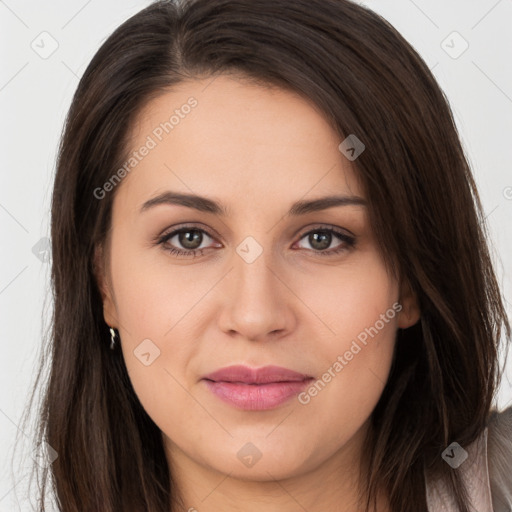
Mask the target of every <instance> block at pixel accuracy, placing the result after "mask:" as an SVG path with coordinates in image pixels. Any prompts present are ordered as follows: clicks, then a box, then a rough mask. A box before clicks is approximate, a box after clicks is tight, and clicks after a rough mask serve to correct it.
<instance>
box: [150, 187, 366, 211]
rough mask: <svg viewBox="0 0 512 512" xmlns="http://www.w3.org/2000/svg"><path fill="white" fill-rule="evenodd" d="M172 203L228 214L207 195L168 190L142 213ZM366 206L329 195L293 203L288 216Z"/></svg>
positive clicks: (354, 199)
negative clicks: (335, 208)
mask: <svg viewBox="0 0 512 512" xmlns="http://www.w3.org/2000/svg"><path fill="white" fill-rule="evenodd" d="M162 204H170V205H179V206H186V207H188V208H194V209H195V210H198V211H200V212H206V213H212V214H214V215H219V216H222V217H226V216H227V215H228V213H229V212H228V209H227V208H226V206H224V205H223V204H221V203H218V202H216V201H214V200H212V199H208V198H207V197H203V196H198V195H195V194H182V193H180V192H171V191H167V192H164V193H162V194H159V195H158V196H156V197H153V198H152V199H149V200H148V201H146V202H145V203H144V204H143V205H142V207H141V210H140V211H141V213H142V212H144V211H146V210H149V209H150V208H153V207H155V206H158V205H162ZM353 205H355V206H366V205H367V202H366V201H365V200H364V199H363V198H362V197H359V196H343V195H341V196H340V195H338V196H327V197H321V198H319V199H312V200H300V201H296V202H295V203H293V205H292V206H291V208H290V210H289V211H288V213H287V214H286V216H288V217H289V216H293V217H295V216H298V215H305V214H307V213H311V212H317V211H321V210H326V209H327V208H333V207H335V206H353Z"/></svg>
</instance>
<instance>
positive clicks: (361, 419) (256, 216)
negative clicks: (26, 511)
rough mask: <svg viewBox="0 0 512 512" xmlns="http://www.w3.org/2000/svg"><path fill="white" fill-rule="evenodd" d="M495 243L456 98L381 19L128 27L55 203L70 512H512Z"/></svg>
mask: <svg viewBox="0 0 512 512" xmlns="http://www.w3.org/2000/svg"><path fill="white" fill-rule="evenodd" d="M486 244H487V242H486V236H485V225H484V218H483V215H482V208H481V205H480V201H479V198H478V193H477V190H476V188H475V184H474V181H473V178H472V175H471V172H470V169H469V167H468V163H467V161H466V159H465V156H464V154H463V150H462V148H461V144H460V141H459V138H458V135H457V131H456V128H455V125H454V122H453V118H452V115H451V112H450V108H449V106H448V104H447V102H446V99H445V98H444V96H443V93H442V92H441V91H440V89H439V87H438V85H437V84H436V82H435V80H434V78H433V76H432V74H431V73H430V71H429V69H428V67H427V66H426V65H425V63H424V62H423V61H422V60H421V58H420V57H419V56H418V55H417V53H416V52H415V51H414V50H413V49H412V48H411V46H410V45H409V44H408V43H407V42H406V41H405V40H404V39H403V38H402V37H401V36H400V35H399V34H398V33H397V32H396V30H395V29H393V28H392V27H391V26H390V25H389V24H388V23H387V22H386V21H385V20H383V19H382V18H381V17H379V16H378V15H376V14H375V13H373V12H372V11H370V10H368V9H365V8H364V7H361V6H359V5H356V4H354V3H352V2H349V1H347V0H298V1H295V2H287V1H284V0H215V1H212V0H186V1H178V0H176V1H174V2H172V1H170V2H165V1H163V2H156V3H154V4H152V5H151V6H150V7H148V8H146V9H144V10H143V11H141V12H139V13H138V14H136V15H135V16H133V17H132V18H131V19H129V20H128V21H127V22H125V23H124V24H123V25H122V26H121V27H119V28H118V29H117V30H116V31H115V33H114V34H113V35H112V36H111V37H110V38H109V39H108V40H107V41H106V42H105V43H104V44H103V46H102V47H101V48H100V50H99V51H98V52H97V54H96V55H95V56H94V58H93V60H92V62H91V63H90V65H89V67H88V69H87V70H86V72H85V74H84V76H83V78H82V80H81V82H80V84H79V87H78V90H77V92H76V94H75V97H74V100H73V104H72V106H71V109H70V112H69V115H68V119H67V123H66V129H65V133H64V136H63V140H62V144H61V148H60V155H59V160H58V169H57V175H56V178H55V186H54V194H53V207H52V247H53V272H52V278H53V286H54V297H55V313H54V322H53V331H52V361H51V375H50V379H49V383H48V387H47V390H46V400H45V402H44V404H43V407H42V410H41V428H40V440H41V441H46V442H47V443H48V445H49V446H51V447H52V449H53V450H55V452H56V454H58V456H57V458H56V459H55V460H53V463H52V464H51V465H50V466H49V472H50V474H46V473H45V474H44V475H43V480H44V481H46V478H47V477H49V476H51V478H52V480H53V488H54V490H55V494H56V497H57V498H58V502H59V509H60V510H63V511H66V512H68V511H96V510H102V511H120V510H122V511H132V510H133V511H143V510H147V511H152V512H156V511H173V512H174V511H181V510H189V511H192V510H197V511H199V512H201V511H217V510H223V511H230V510H244V511H253V510H258V511H259V510H266V511H271V510H277V509H278V508H279V510H280V511H283V510H284V511H288V510H294V511H295V510H308V511H314V510H332V511H334V510H336V511H337V510H344V511H347V512H349V511H356V510H357V511H359V510H365V511H371V510H372V511H377V512H388V511H393V512H394V511H415V512H417V511H422V510H430V511H432V510H461V511H464V512H467V511H469V510H473V509H474V508H477V509H478V510H479V511H480V512H483V511H491V510H492V509H491V507H493V508H494V510H499V511H505V510H509V509H507V507H510V504H511V500H510V493H511V488H512V483H511V481H510V474H511V472H510V469H511V467H510V466H511V458H512V456H511V453H512V445H511V443H512V442H511V435H510V433H511V431H512V425H511V423H512V421H511V419H510V418H511V411H512V409H508V410H507V411H504V412H497V411H493V412H492V413H491V409H492V403H493V397H494V394H495V390H496V388H497V386H498V384H499V379H500V375H501V372H500V369H499V364H498V355H499V353H500V343H502V341H500V340H502V334H503V342H509V341H510V324H509V322H508V319H507V316H506V311H505V308H504V305H503V299H502V296H501V294H500V290H499V288H498V284H497V281H496V278H495V274H494V271H493V268H492V263H491V260H490V257H489V252H488V249H487V245H486ZM109 347H110V348H111V349H112V350H110V349H109ZM507 493H508V494H507ZM44 495H45V490H44V487H43V496H42V498H43V501H44ZM507 502H508V503H507Z"/></svg>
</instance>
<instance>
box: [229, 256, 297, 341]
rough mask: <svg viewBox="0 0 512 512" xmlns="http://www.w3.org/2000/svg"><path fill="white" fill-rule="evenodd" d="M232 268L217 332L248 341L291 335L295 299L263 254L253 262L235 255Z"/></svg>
mask: <svg viewBox="0 0 512 512" xmlns="http://www.w3.org/2000/svg"><path fill="white" fill-rule="evenodd" d="M233 265H234V268H233V269H232V271H231V272H229V274H228V275H227V276H226V282H225V283H224V286H225V287H226V288H225V297H227V298H226V299H225V300H224V302H223V303H222V311H221V314H220V315H219V327H220V329H221V330H222V331H223V332H225V333H227V334H229V335H230V336H232V337H237V336H238V337H239V338H242V339H247V340H249V341H264V340H267V339H268V340H270V339H276V338H278V337H282V336H285V335H286V333H289V332H291V331H292V330H293V329H294V327H295V323H296V319H297V316H296V314H295V311H294V302H297V298H296V297H295V296H294V294H293V291H292V290H291V289H290V283H288V282H287V278H286V276H284V275H283V273H282V271H281V272H279V270H278V269H277V268H276V265H275V264H272V262H271V261H270V258H269V257H267V254H266V251H263V253H262V254H261V255H260V256H259V257H258V258H257V259H256V260H255V261H253V262H252V263H248V262H247V261H245V260H244V259H243V258H242V257H240V256H239V255H238V254H237V253H235V254H234V255H233Z"/></svg>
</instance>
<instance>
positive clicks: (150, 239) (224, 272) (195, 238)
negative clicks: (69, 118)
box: [100, 76, 418, 481]
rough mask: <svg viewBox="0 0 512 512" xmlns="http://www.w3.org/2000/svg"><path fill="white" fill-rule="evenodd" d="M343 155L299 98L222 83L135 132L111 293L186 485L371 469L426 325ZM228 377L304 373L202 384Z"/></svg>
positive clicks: (169, 104) (110, 266) (136, 383)
mask: <svg viewBox="0 0 512 512" xmlns="http://www.w3.org/2000/svg"><path fill="white" fill-rule="evenodd" d="M191 97H192V98H193V99H192V100H190V98H191ZM186 105H188V107H186ZM172 115H174V118H171V116H172ZM170 119H171V121H169V120H170ZM166 122H167V124H165V123H166ZM171 126H172V128H171ZM341 142H342V139H341V138H340V137H339V136H338V135H337V134H336V133H335V132H334V131H333V129H332V128H331V127H330V126H329V124H328V123H327V122H326V121H325V120H324V118H323V117H322V115H321V114H320V113H319V111H318V110H317V109H316V108H315V107H314V106H313V105H312V104H311V103H310V102H308V101H306V100H305V99H303V98H302V97H300V96H298V95H296V94H294V93H292V92H288V91H285V90H281V89H270V88H265V87H262V86H257V85H254V84H252V85H249V84H247V83H246V82H243V81H241V80H237V79H235V78H233V77H231V78H229V77H227V76H220V77H217V78H216V79H215V80H213V81H212V79H211V78H210V79H208V80H197V81H194V82H188V83H182V84H180V86H179V87H177V88H175V89H173V90H172V91H171V92H166V93H165V94H163V95H161V96H160V97H158V98H156V99H153V100H152V101H151V103H149V104H148V105H147V107H146V108H145V110H144V111H143V112H142V114H141V115H140V116H139V118H138V120H137V123H136V124H135V126H134V127H133V132H132V136H131V138H130V154H131V155H132V156H133V154H134V152H137V155H138V156H135V157H134V158H135V159H136V163H135V160H133V161H132V163H133V164H134V165H133V166H132V167H130V168H129V169H130V170H129V172H127V173H126V174H127V175H126V176H125V177H124V178H123V179H122V181H121V183H120V184H118V185H117V188H116V190H115V199H114V203H113V216H112V229H111V233H110V236H109V240H108V245H107V247H106V250H105V252H104V253H102V254H103V258H104V259H106V261H107V265H105V267H104V273H103V275H102V277H101V279H100V286H101V289H102V294H103V299H104V315H105V320H106V322H107V324H109V325H110V326H113V327H116V328H117V329H118V330H119V334H120V339H121V346H122V353H123V357H124V360H125V363H126V367H127V369H128V372H129V375H130V379H131V381H132V383H133V387H134V389H135V392H136V393H137V395H138V398H139V400H140V402H141V404H142V405H143V407H144V408H145V410H146V411H147V413H148V414H149V416H150V417H151V418H152V419H153V421H154V422H155V423H156V424H157V425H158V427H159V428H160V429H161V431H162V435H163V439H164V444H165V448H166V453H167V456H168V459H169V462H170V463H171V464H172V465H173V467H174V468H176V471H178V472H179V470H180V469H181V470H183V471H185V469H184V468H186V467H188V468H192V467H194V466H195V467H197V468H200V471H211V472H219V473H223V474H231V476H233V477H239V478H242V479H251V480H260V481H262V480H267V479H268V478H269V474H270V475H272V476H273V478H276V479H280V478H289V477H294V476H295V477H296V476H300V475H301V474H306V473H308V472H311V471H314V470H316V469H317V468H320V467H323V468H325V467H327V466H328V465H336V464H337V465H341V464H342V461H347V460H348V459H349V458H350V457H352V459H354V460H356V459H357V458H358V457H359V456H360V454H361V440H362V436H363V434H364V432H365V429H366V428H367V425H368V418H369V416H370V414H371V412H372V410H373V409H374V407H375V405H376V403H377V401H378V400H379V397H380V396H381V393H382V391H383V388H384V385H385V382H386V380H387V378H388V373H389V369H390V365H391V362H392V357H393V350H394V342H395V335H396V331H397V329H398V328H399V327H402V328H405V327H408V326H410V325H412V324H413V323H415V322H416V321H417V319H418V311H417V308H416V303H415V301H414V299H413V298H412V297H410V296H408V295H406V294H405V293H404V291H403V290H401V287H400V285H399V283H398V282H397V281H396V280H395V279H393V278H392V277H391V276H390V275H389V274H388V272H387V271H386V268H385V266H384V262H383V259H382V258H381V255H380V253H379V251H378V249H377V246H376V242H375V240H374V236H373V233H372V231H371V227H370V225H369V219H368V214H367V205H365V201H366V199H365V194H364V191H363V190H362V187H361V186H360V184H359V183H358V180H357V176H356V174H355V171H354V169H353V168H352V167H351V163H350V162H349V161H348V160H347V159H346V158H345V156H344V155H343V154H342V153H341V152H340V150H339V149H338V146H339V144H340V143H341ZM144 146H145V147H146V148H147V150H142V149H141V148H143V147H144ZM107 188H108V187H106V189H107ZM106 193H113V191H107V192H106ZM180 194H185V195H195V196H200V197H201V198H203V199H195V200H194V199H192V200H191V199H190V198H186V197H183V196H181V197H180V196H179V195H180ZM326 197H337V198H338V199H337V200H332V201H330V202H323V203H322V202H321V201H320V202H319V201H318V200H319V199H322V198H326ZM339 198H341V199H339ZM233 365H242V366H245V367H248V368H249V369H252V370H257V369H260V368H262V367H266V366H278V367H281V368H284V369H287V370H290V371H293V372H296V373H295V374H290V373H286V372H284V371H283V370H280V371H274V372H272V371H270V372H269V373H264V372H263V373H262V374H259V375H258V374H257V372H252V373H251V372H250V371H249V372H246V373H244V372H242V373H236V372H234V373H232V374H231V375H230V374H224V375H221V376H220V377H219V376H217V378H216V379H215V378H213V379H212V380H205V376H207V375H209V374H211V373H212V372H215V371H217V370H220V369H223V368H225V367H229V366H233ZM265 376H266V378H267V382H265V383H263V382H261V379H264V378H265ZM258 378H260V381H258ZM251 379H252V380H251ZM233 381H238V383H234V382H233ZM257 381H258V382H259V383H258V382H257ZM278 381H280V383H279V382H278ZM249 382H252V383H249Z"/></svg>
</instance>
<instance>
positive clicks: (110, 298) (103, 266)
mask: <svg viewBox="0 0 512 512" xmlns="http://www.w3.org/2000/svg"><path fill="white" fill-rule="evenodd" d="M93 266H94V277H95V278H96V283H97V285H98V289H99V291H100V294H101V300H102V301H103V318H104V319H105V323H106V324H107V325H108V326H109V327H114V328H117V327H118V325H117V308H116V305H115V301H114V293H113V291H112V284H111V280H110V278H109V275H108V265H107V260H106V257H105V252H104V247H103V245H97V246H96V248H95V250H94V262H93Z"/></svg>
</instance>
